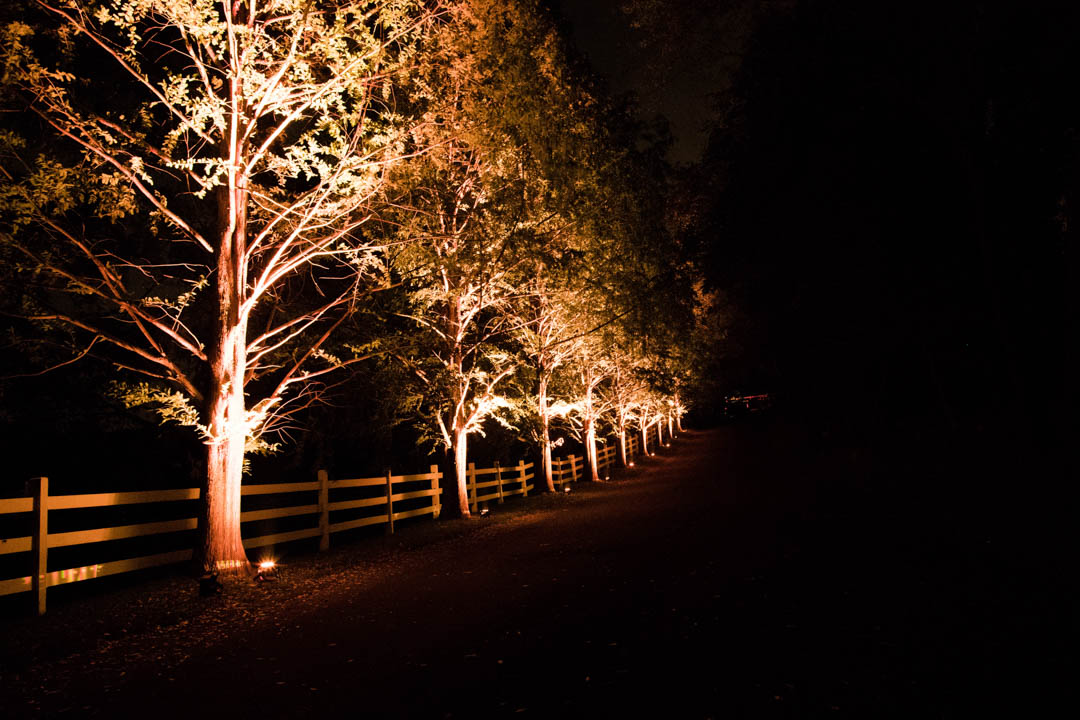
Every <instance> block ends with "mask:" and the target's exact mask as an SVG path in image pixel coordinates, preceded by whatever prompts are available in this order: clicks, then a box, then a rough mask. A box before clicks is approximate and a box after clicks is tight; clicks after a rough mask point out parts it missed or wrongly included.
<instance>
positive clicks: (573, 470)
mask: <svg viewBox="0 0 1080 720" xmlns="http://www.w3.org/2000/svg"><path fill="white" fill-rule="evenodd" d="M570 482H577V458H575V457H574V456H573V455H571V456H570Z"/></svg>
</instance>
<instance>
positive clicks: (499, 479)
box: [495, 460, 503, 505]
mask: <svg viewBox="0 0 1080 720" xmlns="http://www.w3.org/2000/svg"><path fill="white" fill-rule="evenodd" d="M495 486H496V487H497V488H498V489H499V504H500V505H502V504H503V489H502V468H501V467H499V461H498V460H496V461H495Z"/></svg>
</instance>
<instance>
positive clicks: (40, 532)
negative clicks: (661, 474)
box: [0, 428, 660, 614]
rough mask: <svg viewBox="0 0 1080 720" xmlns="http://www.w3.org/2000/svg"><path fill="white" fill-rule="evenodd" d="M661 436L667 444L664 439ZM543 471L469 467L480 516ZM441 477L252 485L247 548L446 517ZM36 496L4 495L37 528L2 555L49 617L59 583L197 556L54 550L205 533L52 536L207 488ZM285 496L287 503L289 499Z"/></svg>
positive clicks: (187, 520)
mask: <svg viewBox="0 0 1080 720" xmlns="http://www.w3.org/2000/svg"><path fill="white" fill-rule="evenodd" d="M657 430H659V428H657ZM656 439H657V440H659V439H660V437H659V434H658V433H657V436H656ZM639 449H640V438H639V437H637V436H635V435H631V436H629V437H627V439H626V452H627V459H628V460H629V461H631V462H632V461H633V458H635V457H636V456H637V455H638V453H639ZM617 457H618V448H617V445H616V442H612V443H609V444H607V445H605V446H604V447H603V448H602V449H600V450H598V451H597V466H598V468H597V469H598V470H599V472H600V473H602V474H604V475H607V474H608V471H609V470H610V469H611V467H612V466H613V465H614V464H615V463H616V461H617ZM551 465H552V479H553V480H554V483H555V486H556V487H557V488H559V489H564V488H565V487H566V486H567V485H568V484H570V483H572V482H577V481H578V480H580V479H581V478H583V477H584V476H585V474H584V467H585V460H584V458H583V457H581V456H575V455H570V456H569V457H567V458H554V459H553V460H552V462H551ZM534 469H535V466H534V464H533V463H531V462H530V463H526V462H525V461H524V460H521V461H519V462H518V463H517V465H513V466H509V467H501V466H500V465H499V464H498V463H496V464H495V466H494V467H490V468H477V467H476V465H475V464H473V463H470V464H469V467H468V471H467V473H466V481H467V492H468V497H469V503H470V506H471V509H472V512H478V510H479V507H480V504H481V503H486V502H488V501H491V500H495V501H496V502H498V503H502V502H503V501H504V500H505V499H506V498H507V497H511V496H514V495H521V496H522V497H527V496H528V494H529V493H530V492H532V491H533V490H534V488H535V486H534V484H533V481H534V478H535V472H534ZM440 480H442V473H441V472H440V471H439V468H438V466H437V465H432V466H430V469H429V471H428V472H426V473H419V474H414V475H394V474H393V473H391V472H390V471H387V473H386V474H385V475H380V476H378V477H368V478H343V479H337V480H334V479H331V478H330V477H329V476H328V474H327V472H326V471H325V470H320V471H319V472H318V475H317V479H316V480H314V481H310V482H299V483H271V484H264V485H244V486H243V487H242V488H241V495H242V496H243V497H244V498H260V499H261V498H274V499H276V500H268V501H266V502H261V501H258V500H252V501H248V503H246V504H248V505H250V504H258V505H264V507H256V508H249V509H246V510H244V511H243V512H241V514H240V520H241V522H242V523H244V524H245V525H246V528H245V529H244V536H245V537H244V547H245V548H249V549H250V548H259V547H267V546H270V545H279V544H282V543H287V542H292V541H295V540H304V539H307V538H319V549H320V550H326V549H327V548H329V546H330V535H331V534H332V533H335V532H343V531H346V530H354V529H357V528H361V527H366V526H371V525H380V524H381V525H386V526H387V530H388V531H389V532H393V531H394V523H395V522H397V521H400V520H405V519H407V518H414V517H421V516H425V515H430V516H432V517H433V518H437V517H439V514H440V512H441V511H442V502H441V493H442V490H441V489H440V487H439V484H440ZM27 492H28V494H29V495H30V496H29V497H17V498H6V499H0V526H3V527H9V528H10V527H11V524H12V523H11V522H9V521H8V520H7V516H12V515H20V516H22V518H23V520H25V519H26V517H27V515H29V519H30V522H29V527H30V529H31V530H30V531H31V534H30V535H24V536H19V537H3V538H0V556H2V555H14V554H19V553H29V557H30V560H31V566H32V568H33V570H32V574H31V575H26V576H23V577H15V578H10V579H2V580H0V596H3V595H12V594H15V593H22V592H32V593H34V594H35V595H36V598H37V608H38V613H39V614H41V613H44V612H45V593H46V590H48V588H50V587H54V586H57V585H64V584H67V583H73V582H81V581H83V580H91V579H93V578H99V577H106V576H109V575H116V574H119V573H125V572H131V571H134V570H143V569H146V568H152V567H157V566H161V565H170V564H175V563H180V562H185V561H188V560H190V559H191V557H192V551H191V550H190V549H181V550H170V551H168V552H158V553H153V554H149V555H143V556H140V557H134V558H126V559H120V560H111V561H108V562H100V563H83V564H81V565H80V566H78V567H70V568H67V569H63V570H52V571H50V570H48V565H49V562H48V559H49V550H50V549H59V548H69V547H76V546H83V545H94V544H96V543H108V542H111V541H116V540H129V539H132V538H142V537H149V536H160V535H167V534H169V533H188V532H192V531H194V530H196V529H197V521H196V519H195V518H194V517H181V518H175V519H167V520H158V521H155V522H141V523H133V524H131V523H129V524H116V525H112V526H109V527H92V528H87V529H78V530H71V531H65V532H49V530H48V528H49V520H50V519H51V518H55V517H56V516H54V515H53V513H58V512H64V511H70V510H85V509H87V508H116V507H120V506H134V505H151V504H158V505H160V504H166V503H175V502H183V501H194V500H198V499H199V489H198V488H181V489H176V490H146V491H136V492H112V493H94V494H81V495H50V494H49V480H48V478H35V479H34V480H32V481H31V482H30V483H28V488H27ZM282 498H285V499H284V501H283V500H282ZM268 503H272V504H268ZM283 503H284V504H283ZM176 511H177V513H179V512H183V508H182V507H178V508H176ZM284 518H299V520H298V522H299V523H300V524H301V526H300V527H298V528H295V529H290V530H286V531H283V532H272V533H266V534H256V533H255V530H257V529H258V528H259V527H260V526H263V527H265V524H266V522H267V521H279V520H281V519H284ZM177 537H182V535H178V536H177ZM144 551H145V549H144ZM94 552H95V553H96V552H98V551H97V550H94Z"/></svg>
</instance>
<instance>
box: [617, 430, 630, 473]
mask: <svg viewBox="0 0 1080 720" xmlns="http://www.w3.org/2000/svg"><path fill="white" fill-rule="evenodd" d="M619 460H620V461H621V462H622V466H623V467H630V462H629V458H627V457H626V425H623V424H622V423H620V424H619Z"/></svg>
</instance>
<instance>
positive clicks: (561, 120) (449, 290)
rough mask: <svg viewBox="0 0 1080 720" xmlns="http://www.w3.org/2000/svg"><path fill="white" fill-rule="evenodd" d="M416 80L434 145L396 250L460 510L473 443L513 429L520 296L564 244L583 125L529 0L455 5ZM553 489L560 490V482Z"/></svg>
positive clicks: (422, 133)
mask: <svg viewBox="0 0 1080 720" xmlns="http://www.w3.org/2000/svg"><path fill="white" fill-rule="evenodd" d="M427 58H428V60H429V63H428V65H426V67H425V70H424V71H423V72H418V73H415V74H414V75H413V77H412V78H411V81H412V83H413V84H414V86H415V88H414V91H413V95H414V96H415V97H417V98H420V99H421V100H420V105H421V108H422V110H421V111H420V114H421V115H422V117H423V118H424V121H425V122H424V123H423V125H422V126H421V127H420V128H418V129H417V131H416V132H415V133H414V136H415V138H416V142H417V144H418V145H419V146H422V147H428V148H430V150H428V151H426V152H424V153H423V154H422V155H418V156H417V157H416V158H414V159H413V160H412V161H411V162H410V163H408V164H407V165H405V166H403V167H401V168H400V169H399V171H398V174H397V176H398V178H399V183H400V184H401V185H402V186H403V187H405V188H406V189H407V191H406V192H403V193H402V195H401V197H400V199H399V204H400V205H401V207H402V208H403V209H402V212H401V213H400V219H399V223H400V229H399V234H400V236H401V237H408V238H412V239H414V240H415V241H416V242H414V243H412V244H410V245H409V246H408V247H407V248H405V249H404V250H403V251H402V252H400V253H396V254H395V266H396V270H397V272H398V273H399V274H400V275H401V277H402V278H403V282H404V283H405V284H406V286H407V287H408V288H409V290H410V298H411V303H412V308H411V310H410V316H411V317H412V319H413V320H414V321H415V324H416V325H415V332H413V333H410V335H409V337H408V338H407V341H406V342H405V347H406V349H405V350H404V351H402V352H400V353H399V356H400V357H401V359H402V360H403V361H404V362H406V363H407V364H408V365H409V366H410V367H411V368H412V369H413V372H414V375H415V377H416V378H417V380H418V383H419V385H420V387H421V389H422V391H421V393H419V394H422V395H423V397H424V402H423V403H422V411H423V413H424V415H425V416H426V417H427V418H428V419H429V420H430V423H431V425H432V426H433V428H434V429H435V430H436V431H437V433H438V434H437V436H436V437H437V438H438V440H439V441H440V442H441V443H442V445H443V447H444V448H445V449H446V451H447V453H448V455H450V456H451V457H452V458H453V462H454V467H455V472H454V476H455V478H456V483H455V492H456V494H457V497H458V507H459V509H460V512H461V514H462V515H463V516H466V517H467V516H468V515H469V509H468V498H467V495H466V475H465V473H466V466H467V462H466V458H467V452H468V451H467V442H468V436H469V435H470V434H473V433H480V432H483V426H484V423H485V422H486V421H487V420H490V419H495V420H498V421H502V422H506V419H505V418H503V417H502V415H503V414H504V413H505V412H517V411H518V410H519V406H520V404H521V399H520V398H516V397H515V398H512V397H510V396H509V394H508V392H507V390H509V388H508V387H503V384H504V383H505V381H506V380H507V379H508V378H509V377H510V376H511V375H512V374H514V373H515V372H516V371H517V370H518V361H519V353H518V352H517V350H518V346H517V344H518V343H519V342H520V341H521V334H520V332H519V331H520V330H522V325H523V323H527V322H528V320H526V319H523V318H522V317H520V316H519V315H518V314H517V313H516V310H517V309H519V308H520V304H519V303H518V302H517V301H518V300H519V299H520V297H521V296H522V295H524V294H527V293H529V292H530V291H529V290H528V289H527V286H528V284H529V283H530V282H532V280H533V279H535V278H537V277H540V276H541V275H539V274H533V271H534V270H535V271H536V272H537V273H541V274H542V272H543V271H542V269H538V268H540V267H541V266H542V265H543V262H542V261H540V260H538V258H541V257H547V256H550V255H552V254H555V253H556V251H555V250H553V248H552V247H551V245H552V243H556V244H558V243H562V242H563V239H562V236H563V234H564V230H565V228H566V225H567V222H566V220H565V219H564V218H563V216H562V215H561V214H560V213H559V212H558V211H557V210H556V209H554V208H555V207H556V206H557V205H558V202H557V200H556V199H557V198H558V196H559V195H560V194H562V193H565V192H566V188H567V183H566V182H565V180H564V179H563V178H562V177H560V173H562V172H564V171H565V169H566V168H568V167H571V166H572V164H573V163H572V162H570V161H568V160H567V159H566V157H567V155H568V154H569V155H572V153H573V151H574V149H575V147H576V144H575V142H574V137H575V133H576V132H577V130H576V129H575V126H574V120H575V118H576V115H575V114H574V112H573V108H572V105H573V102H572V99H573V98H575V97H578V95H579V93H578V91H577V89H576V88H575V87H574V86H573V85H572V84H571V83H568V81H567V76H566V73H565V72H564V70H565V55H564V54H563V53H562V49H561V41H560V40H559V38H558V35H557V33H556V31H555V28H554V26H553V25H552V23H551V22H550V19H548V18H547V17H546V16H545V15H544V13H543V12H542V10H541V9H540V7H539V6H538V5H537V4H536V3H535V2H532V1H531V0H516V1H514V2H495V1H494V0H477V1H475V2H469V3H460V4H458V5H455V6H454V7H453V8H452V9H451V12H450V13H448V16H447V21H446V22H445V24H444V25H443V26H442V28H441V30H440V32H439V33H438V34H437V35H436V36H435V37H434V38H433V39H432V42H431V43H430V45H429V46H428V48H427ZM550 487H551V488H552V489H553V486H550Z"/></svg>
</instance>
